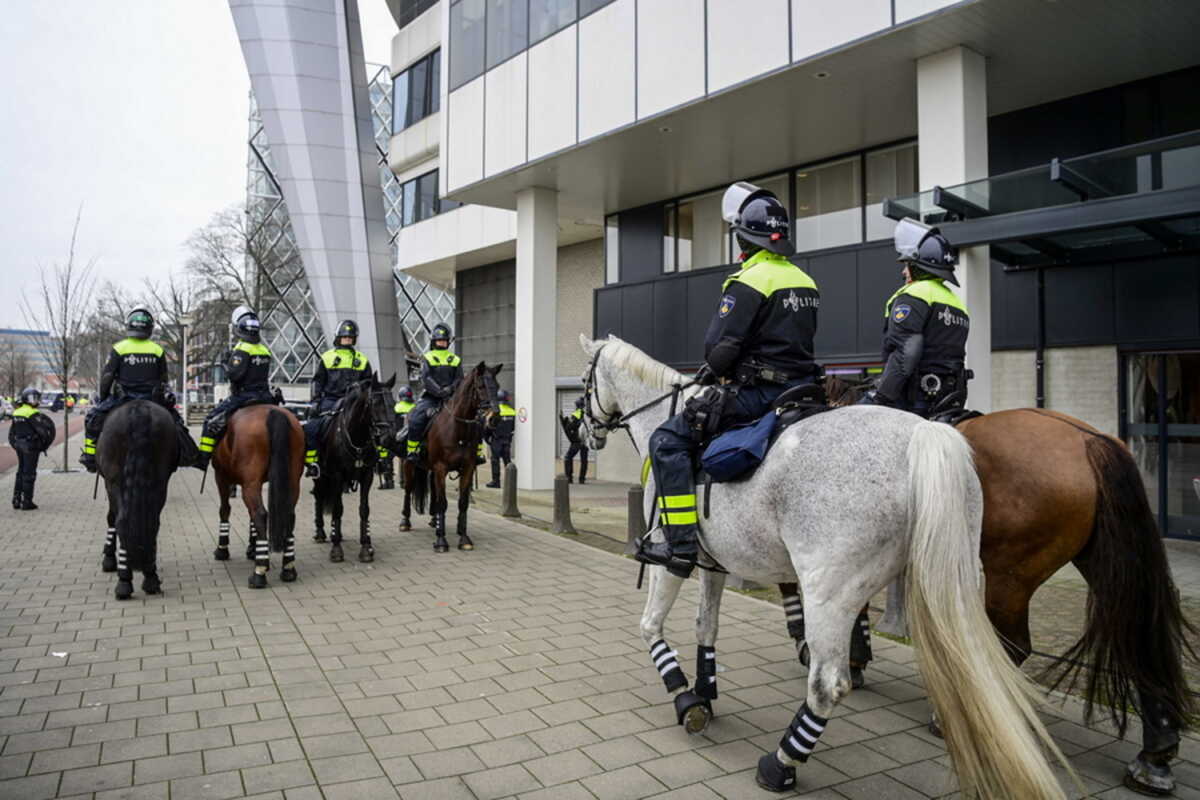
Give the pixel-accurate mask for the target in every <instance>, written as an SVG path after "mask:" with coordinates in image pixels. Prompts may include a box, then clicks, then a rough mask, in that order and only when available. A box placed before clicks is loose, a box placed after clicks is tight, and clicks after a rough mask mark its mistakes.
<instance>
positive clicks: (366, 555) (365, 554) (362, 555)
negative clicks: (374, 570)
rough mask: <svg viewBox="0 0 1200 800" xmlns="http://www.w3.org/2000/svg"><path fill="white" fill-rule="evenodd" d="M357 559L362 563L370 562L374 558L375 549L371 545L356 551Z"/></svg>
mask: <svg viewBox="0 0 1200 800" xmlns="http://www.w3.org/2000/svg"><path fill="white" fill-rule="evenodd" d="M358 560H359V561H361V562H362V563H364V564H370V563H371V562H372V561H374V560H375V549H374V548H373V547H364V548H362V549H361V550H359V551H358Z"/></svg>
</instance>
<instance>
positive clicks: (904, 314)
mask: <svg viewBox="0 0 1200 800" xmlns="http://www.w3.org/2000/svg"><path fill="white" fill-rule="evenodd" d="M911 313H912V306H910V305H908V304H907V303H901V304H900V305H898V306H896V307H895V308H893V309H892V319H893V320H895V321H896V322H904V320H906V319H908V315H909V314H911Z"/></svg>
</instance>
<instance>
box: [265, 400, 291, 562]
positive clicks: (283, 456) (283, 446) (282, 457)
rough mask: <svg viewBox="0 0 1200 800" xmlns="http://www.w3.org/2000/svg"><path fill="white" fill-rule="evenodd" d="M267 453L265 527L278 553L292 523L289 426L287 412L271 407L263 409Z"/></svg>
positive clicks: (283, 545) (281, 550) (281, 549)
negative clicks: (265, 414)
mask: <svg viewBox="0 0 1200 800" xmlns="http://www.w3.org/2000/svg"><path fill="white" fill-rule="evenodd" d="M267 452H268V453H270V462H269V463H268V465H267V501H268V507H267V527H268V528H269V529H270V531H271V549H272V550H274V551H275V552H276V553H281V552H283V549H284V547H285V546H286V545H287V537H288V532H289V531H291V530H292V529H293V527H294V526H295V524H296V508H295V506H294V505H293V504H292V473H291V463H292V426H291V425H289V424H288V415H287V414H285V413H283V412H282V411H277V410H275V409H271V410H269V411H268V412H267Z"/></svg>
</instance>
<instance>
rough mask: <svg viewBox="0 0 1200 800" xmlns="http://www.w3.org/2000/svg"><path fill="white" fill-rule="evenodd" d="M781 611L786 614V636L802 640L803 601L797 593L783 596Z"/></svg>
mask: <svg viewBox="0 0 1200 800" xmlns="http://www.w3.org/2000/svg"><path fill="white" fill-rule="evenodd" d="M783 613H784V614H785V615H786V616H787V630H788V636H790V637H792V638H793V639H795V640H796V641H799V642H802V641H804V601H803V600H802V599H801V598H800V595H798V594H785V595H784V596H783Z"/></svg>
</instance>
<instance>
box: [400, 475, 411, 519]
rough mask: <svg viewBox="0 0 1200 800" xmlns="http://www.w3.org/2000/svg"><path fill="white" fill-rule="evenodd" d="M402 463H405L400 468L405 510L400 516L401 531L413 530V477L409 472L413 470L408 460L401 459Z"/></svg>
mask: <svg viewBox="0 0 1200 800" xmlns="http://www.w3.org/2000/svg"><path fill="white" fill-rule="evenodd" d="M400 463H401V464H402V465H403V466H402V467H401V468H400V483H401V484H402V485H403V489H404V510H403V511H402V512H401V516H400V530H401V531H411V530H412V489H411V488H410V487H411V486H412V479H411V478H410V477H409V473H410V472H411V470H412V465H411V464H409V463H408V462H407V461H401V462H400Z"/></svg>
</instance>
